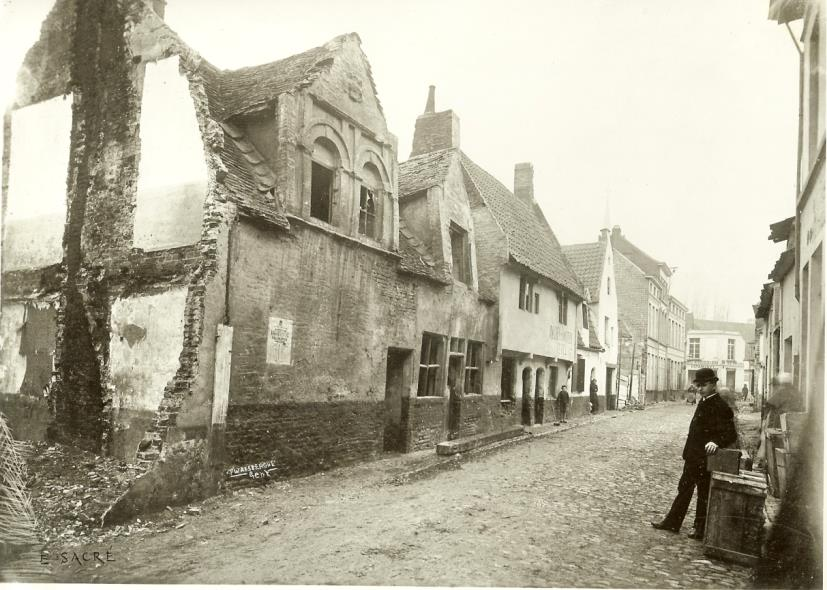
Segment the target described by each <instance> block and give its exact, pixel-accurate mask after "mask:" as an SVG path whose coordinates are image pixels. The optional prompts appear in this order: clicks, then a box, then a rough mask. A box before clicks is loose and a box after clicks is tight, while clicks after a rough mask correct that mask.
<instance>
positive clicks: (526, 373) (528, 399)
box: [522, 367, 533, 426]
mask: <svg viewBox="0 0 827 590" xmlns="http://www.w3.org/2000/svg"><path fill="white" fill-rule="evenodd" d="M532 405H533V404H532V396H531V369H529V368H528V367H526V368H525V369H523V404H522V410H523V411H522V418H523V424H525V425H526V426H531V414H532V413H533V412H532V411H531V410H532Z"/></svg>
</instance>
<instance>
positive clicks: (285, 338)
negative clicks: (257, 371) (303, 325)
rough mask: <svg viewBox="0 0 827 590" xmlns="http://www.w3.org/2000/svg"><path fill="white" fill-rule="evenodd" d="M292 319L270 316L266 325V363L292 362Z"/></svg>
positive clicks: (287, 363) (285, 363) (283, 363)
mask: <svg viewBox="0 0 827 590" xmlns="http://www.w3.org/2000/svg"><path fill="white" fill-rule="evenodd" d="M292 349H293V320H286V319H284V318H270V323H269V325H268V327H267V364H269V365H290V364H292V362H293V361H292V357H291V351H292Z"/></svg>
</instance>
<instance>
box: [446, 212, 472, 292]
mask: <svg viewBox="0 0 827 590" xmlns="http://www.w3.org/2000/svg"><path fill="white" fill-rule="evenodd" d="M448 233H450V234H451V262H452V271H453V275H454V279H456V280H457V281H459V282H461V283H465V284H466V285H470V284H471V248H470V247H469V245H468V232H467V231H465V230H464V229H462V228H461V227H460V226H458V225H457V224H455V223H453V222H451V226H450V227H449V228H448Z"/></svg>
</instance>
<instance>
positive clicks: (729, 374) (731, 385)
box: [726, 369, 735, 391]
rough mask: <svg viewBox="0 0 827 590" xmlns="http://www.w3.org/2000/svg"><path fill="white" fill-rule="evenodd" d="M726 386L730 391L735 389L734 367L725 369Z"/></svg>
mask: <svg viewBox="0 0 827 590" xmlns="http://www.w3.org/2000/svg"><path fill="white" fill-rule="evenodd" d="M726 386H727V389H729V390H730V391H735V369H727V371H726Z"/></svg>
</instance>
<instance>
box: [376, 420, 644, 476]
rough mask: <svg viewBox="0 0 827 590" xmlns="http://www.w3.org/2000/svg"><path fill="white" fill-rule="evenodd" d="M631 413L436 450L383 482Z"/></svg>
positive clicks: (442, 468)
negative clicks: (450, 451)
mask: <svg viewBox="0 0 827 590" xmlns="http://www.w3.org/2000/svg"><path fill="white" fill-rule="evenodd" d="M629 413H630V412H620V411H614V410H613V411H612V412H603V413H601V414H598V415H597V416H589V417H588V418H587V419H584V420H577V421H576V422H572V423H570V424H566V425H565V426H563V425H560V426H555V427H553V428H551V429H549V430H547V431H545V432H537V433H533V434H532V433H527V432H526V433H524V434H522V435H520V436H515V437H513V438H508V439H505V440H501V441H496V442H493V443H491V444H488V445H484V446H480V447H476V448H474V449H472V450H470V451H468V452H465V453H456V454H454V455H447V456H445V455H437V454H436V451H434V454H433V455H430V456H429V457H428V458H426V459H420V460H419V462H420V463H423V465H419V466H415V467H413V468H412V469H408V470H403V471H402V472H400V473H397V474H395V475H394V476H392V477H389V478H386V479H385V480H384V482H383V483H390V484H392V485H401V484H404V483H408V482H411V481H416V480H419V479H424V478H426V477H429V476H431V475H435V474H437V473H439V472H441V471H448V470H452V469H461V468H462V463H463V462H464V461H466V460H470V459H474V458H481V457H484V456H486V455H488V454H489V453H493V452H494V451H496V450H498V449H501V448H503V447H506V446H510V445H516V444H519V443H523V442H526V441H531V440H533V439H539V438H543V437H546V436H551V435H553V434H559V433H561V432H566V431H567V430H572V429H573V428H579V427H581V426H586V425H588V424H594V423H595V422H600V421H602V420H609V419H612V418H617V417H618V416H623V415H626V414H629Z"/></svg>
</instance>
